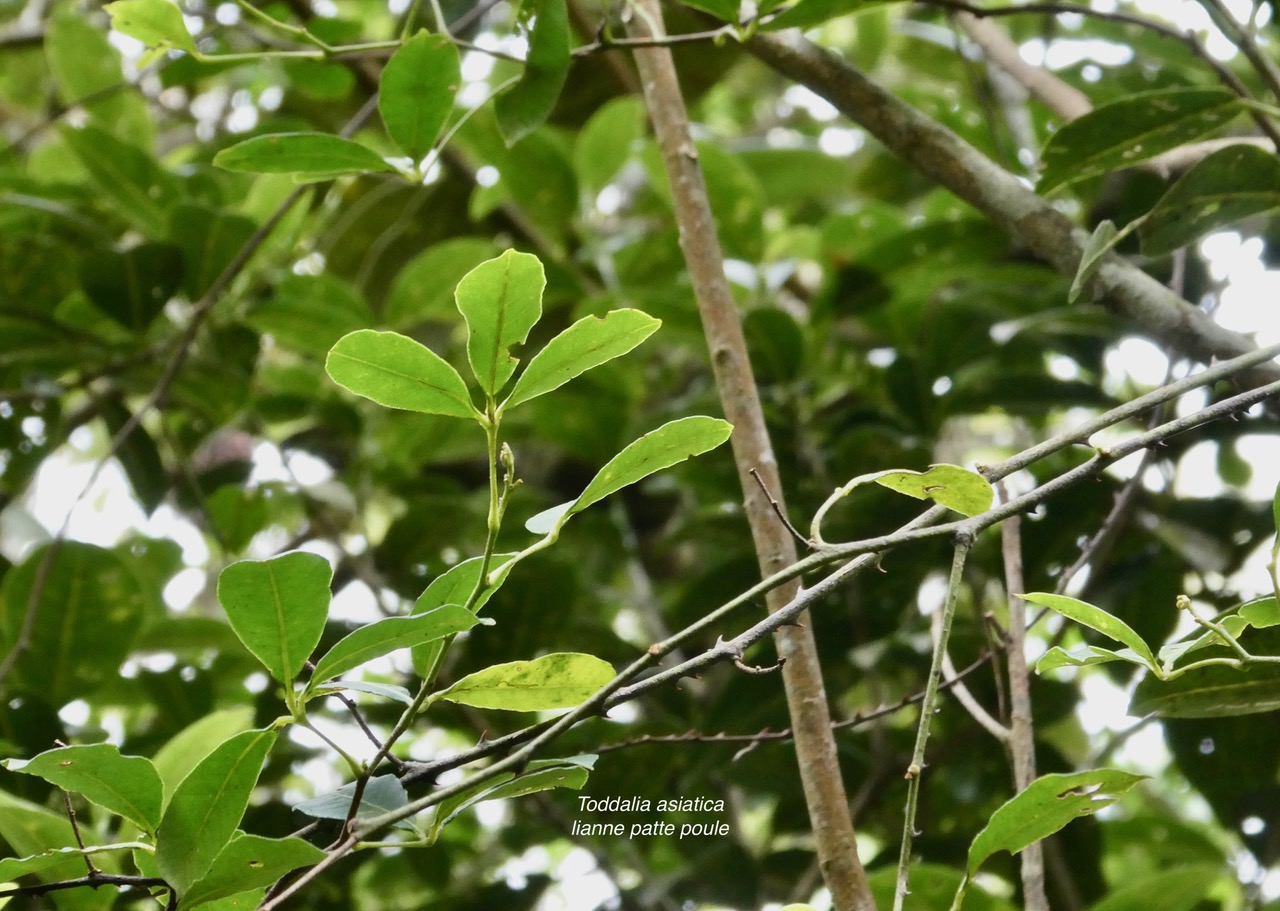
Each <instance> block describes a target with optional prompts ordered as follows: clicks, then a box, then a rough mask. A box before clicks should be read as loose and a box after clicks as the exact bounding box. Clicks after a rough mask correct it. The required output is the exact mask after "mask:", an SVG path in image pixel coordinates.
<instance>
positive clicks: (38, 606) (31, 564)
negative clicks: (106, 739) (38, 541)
mask: <svg viewBox="0 0 1280 911" xmlns="http://www.w3.org/2000/svg"><path fill="white" fill-rule="evenodd" d="M47 553H48V547H42V548H39V549H38V550H35V551H33V552H32V553H31V554H30V555H29V556H28V557H27V559H26V560H25V561H24V562H23V563H22V564H21V565H20V566H16V567H14V568H12V569H10V570H9V571H8V572H7V573H5V575H4V580H3V582H0V655H4V654H7V653H8V652H9V650H10V649H11V648H12V647H13V643H15V642H17V641H18V639H19V636H20V635H21V634H22V630H23V627H24V625H25V623H26V617H27V611H28V608H29V607H30V608H31V609H32V616H33V617H34V621H33V623H32V625H31V627H30V630H29V633H30V635H29V637H28V640H27V647H26V648H25V649H24V650H23V651H22V653H21V655H20V656H19V657H18V659H17V661H16V663H15V664H14V666H13V671H12V675H13V676H12V678H11V679H10V680H7V681H6V683H17V684H20V685H21V686H23V687H25V688H27V689H30V690H32V691H33V692H37V693H39V694H40V696H41V698H42V699H43V700H45V701H46V702H48V703H49V704H50V705H52V706H54V707H55V708H56V707H60V706H62V705H64V704H66V703H67V702H70V701H71V700H73V699H80V698H83V697H84V695H85V694H86V693H91V692H93V690H94V689H95V688H96V687H97V686H98V685H100V684H101V683H102V682H103V681H105V680H111V679H114V678H115V677H116V674H117V671H118V670H119V667H120V664H121V662H123V661H124V660H125V658H126V657H128V654H129V649H130V648H131V647H132V645H133V641H134V639H135V638H136V637H137V634H138V628H139V625H140V624H139V620H140V618H141V617H142V615H143V613H144V611H145V610H146V603H147V602H146V597H147V595H146V593H145V592H144V590H143V589H142V588H141V587H140V585H139V582H138V579H137V577H136V576H135V575H134V574H133V573H131V572H130V571H129V568H128V566H126V565H125V563H124V562H123V561H122V560H121V559H120V558H119V557H117V556H116V555H115V554H113V553H112V552H111V551H109V550H104V549H103V548H101V547H96V546H95V545H92V544H84V543H82V542H79V541H65V542H63V543H62V544H61V545H57V550H56V552H55V553H54V555H53V557H52V563H50V564H49V567H48V572H47V573H43V574H42V571H41V568H40V567H41V564H42V562H43V561H44V559H45V555H46V554H47ZM41 575H43V576H44V579H43V582H42V583H41V584H39V585H38V584H37V579H38V578H39V577H40V576H41ZM33 593H38V595H39V597H37V598H36V599H35V601H34V603H33V602H32V597H33ZM0 660H2V659H0Z"/></svg>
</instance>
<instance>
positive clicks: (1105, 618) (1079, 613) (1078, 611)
mask: <svg viewBox="0 0 1280 911" xmlns="http://www.w3.org/2000/svg"><path fill="white" fill-rule="evenodd" d="M1022 598H1023V600H1024V601H1027V602H1028V603H1030V604H1036V605H1039V606H1040V607H1047V608H1050V609H1051V610H1055V611H1057V612H1058V613H1060V614H1062V616H1064V617H1066V618H1067V619H1068V620H1074V621H1076V623H1079V624H1082V625H1083V626H1087V627H1089V629H1093V630H1097V631H1098V632H1100V633H1102V634H1103V635H1105V636H1110V637H1111V638H1112V639H1114V640H1116V641H1117V642H1119V643H1121V644H1123V645H1127V646H1129V648H1131V649H1133V651H1134V653H1135V654H1136V655H1137V656H1138V658H1139V659H1140V660H1141V661H1142V663H1143V664H1144V665H1146V666H1147V667H1148V668H1150V669H1151V670H1152V671H1153V672H1155V673H1157V674H1158V673H1160V666H1159V664H1158V663H1157V662H1156V656H1155V655H1154V654H1153V653H1152V651H1151V647H1150V646H1148V645H1147V643H1146V642H1144V641H1143V639H1142V637H1141V636H1139V635H1138V634H1137V633H1136V632H1134V630H1133V627H1131V626H1129V624H1127V623H1125V622H1124V621H1123V620H1121V619H1120V618H1119V617H1114V616H1112V615H1111V614H1108V613H1107V612H1106V611H1104V610H1103V609H1102V608H1100V607H1094V606H1093V605H1092V604H1087V603H1085V602H1084V601H1078V600H1076V599H1075V598H1068V597H1067V596H1066V595H1054V594H1049V593H1046V592H1033V593H1031V594H1029V595H1023V596H1022Z"/></svg>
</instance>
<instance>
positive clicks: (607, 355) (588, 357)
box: [506, 309, 662, 408]
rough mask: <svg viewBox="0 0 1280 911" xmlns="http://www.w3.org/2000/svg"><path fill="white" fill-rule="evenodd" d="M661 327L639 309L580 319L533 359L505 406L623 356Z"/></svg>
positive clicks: (543, 391)
mask: <svg viewBox="0 0 1280 911" xmlns="http://www.w3.org/2000/svg"><path fill="white" fill-rule="evenodd" d="M661 325H662V320H659V319H654V318H653V317H652V316H649V314H647V313H642V312H641V311H639V310H629V309H628V310H613V311H611V312H609V313H606V314H605V315H604V316H603V317H599V316H587V317H583V318H582V319H580V320H578V321H577V322H576V323H574V324H573V325H572V326H570V327H569V328H568V329H566V330H564V331H563V332H561V333H560V334H559V335H557V336H556V337H555V338H553V339H552V340H551V341H549V342H547V344H546V347H544V348H543V349H542V350H541V351H539V352H538V353H537V354H535V355H534V356H533V358H532V360H530V361H529V365H528V366H527V367H525V368H524V372H523V373H521V374H520V378H519V379H518V380H516V385H515V388H514V389H512V390H511V395H510V396H509V397H508V398H507V401H506V407H508V408H510V407H514V406H516V405H519V404H521V403H523V402H527V401H529V400H530V399H533V398H537V397H538V396H540V395H545V394H546V393H548V392H551V391H552V390H553V389H559V388H560V387H561V386H563V385H564V384H565V383H567V382H569V381H570V380H571V379H573V378H574V377H576V376H580V375H581V374H583V373H586V372H587V371H588V370H590V369H591V368H592V367H598V366H600V365H601V364H604V363H607V362H608V361H611V360H613V359H614V358H616V357H622V355H624V354H626V353H627V352H628V351H630V350H632V349H633V348H635V347H636V346H637V345H639V344H640V343H641V342H643V341H644V340H645V339H647V338H648V337H649V336H650V335H652V334H653V333H654V332H656V331H657V329H658V327H659V326H661Z"/></svg>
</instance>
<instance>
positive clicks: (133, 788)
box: [5, 743, 164, 834]
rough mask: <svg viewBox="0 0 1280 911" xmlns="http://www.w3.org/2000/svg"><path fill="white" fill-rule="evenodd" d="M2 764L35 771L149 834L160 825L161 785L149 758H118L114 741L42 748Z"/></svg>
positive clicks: (118, 752)
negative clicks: (20, 759) (29, 757)
mask: <svg viewBox="0 0 1280 911" xmlns="http://www.w3.org/2000/svg"><path fill="white" fill-rule="evenodd" d="M5 766H6V768H8V769H9V770H10V771H12V772H22V773H23V774H24V775H35V776H37V777H39V778H43V779H44V780H45V781H47V782H49V783H50V784H52V785H56V786H57V787H59V788H62V790H64V791H74V792H75V793H77V794H80V795H82V796H83V797H84V799H85V800H88V801H90V802H91V803H96V804H97V805H98V806H100V807H105V808H106V809H108V810H110V811H111V812H112V813H116V814H118V815H120V816H123V817H124V818H125V819H127V820H129V821H130V822H132V823H134V824H135V825H137V826H138V827H139V828H141V829H143V830H144V831H146V832H149V833H153V834H154V833H155V830H156V827H157V826H158V825H160V812H161V804H162V803H163V801H164V786H163V785H162V784H161V783H160V774H159V773H158V772H157V771H156V767H155V766H153V765H152V764H151V761H150V760H149V759H144V758H142V757H141V756H122V755H120V750H119V748H117V747H116V746H115V745H114V744H110V743H95V744H89V745H83V746H80V745H77V746H69V747H58V748H57V749H54V750H46V751H45V752H43V753H41V754H40V755H38V756H36V757H35V758H34V759H32V760H31V761H30V762H25V763H18V762H14V761H13V760H9V761H8V762H6V763H5Z"/></svg>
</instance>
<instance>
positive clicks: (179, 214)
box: [169, 203, 258, 301]
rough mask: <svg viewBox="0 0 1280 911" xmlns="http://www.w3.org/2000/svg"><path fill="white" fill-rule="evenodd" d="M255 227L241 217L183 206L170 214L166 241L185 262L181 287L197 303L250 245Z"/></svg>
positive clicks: (219, 211) (214, 210) (197, 207)
mask: <svg viewBox="0 0 1280 911" xmlns="http://www.w3.org/2000/svg"><path fill="white" fill-rule="evenodd" d="M257 227H258V226H257V225H255V224H254V223H253V220H252V219H250V218H246V217H244V216H243V215H234V214H232V213H230V212H225V211H222V210H220V209H211V208H209V207H208V206H201V205H195V204H190V203H184V204H182V205H179V206H175V207H174V209H173V211H172V212H170V213H169V241H170V243H174V244H177V245H178V247H179V248H181V250H182V255H183V258H184V259H185V260H186V270H185V273H184V275H185V277H184V279H183V283H182V284H183V287H184V288H185V289H186V292H187V297H188V298H190V299H191V300H193V301H194V300H199V299H200V295H202V294H204V293H205V292H206V291H208V290H209V288H210V287H211V286H212V285H213V283H214V281H216V280H217V278H218V276H219V275H221V274H222V270H223V269H225V268H226V267H227V266H228V265H229V264H230V263H231V261H232V260H233V259H235V257H236V254H237V253H239V252H240V250H241V249H242V248H243V247H244V245H245V244H247V243H248V242H249V238H251V237H252V236H253V234H254V232H255V231H256V230H257Z"/></svg>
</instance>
